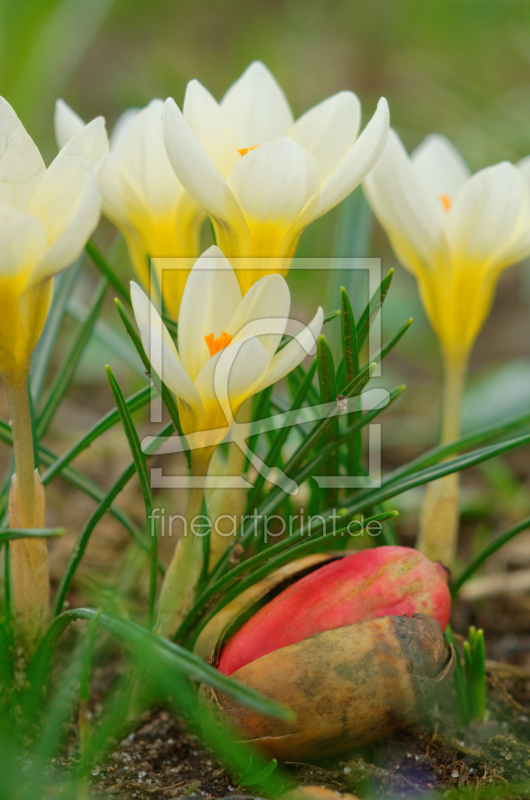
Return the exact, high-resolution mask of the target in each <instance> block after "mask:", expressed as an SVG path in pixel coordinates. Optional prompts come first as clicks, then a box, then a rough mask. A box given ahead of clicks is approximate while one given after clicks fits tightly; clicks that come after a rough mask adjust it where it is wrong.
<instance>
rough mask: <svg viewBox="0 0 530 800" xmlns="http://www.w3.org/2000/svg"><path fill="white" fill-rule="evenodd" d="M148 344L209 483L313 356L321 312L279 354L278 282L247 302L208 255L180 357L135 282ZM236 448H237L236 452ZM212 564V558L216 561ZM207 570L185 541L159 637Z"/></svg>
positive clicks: (199, 549) (261, 287)
mask: <svg viewBox="0 0 530 800" xmlns="http://www.w3.org/2000/svg"><path fill="white" fill-rule="evenodd" d="M131 299H132V304H133V309H134V314H135V317H136V322H137V323H138V327H139V330H140V336H141V339H142V343H143V345H144V348H145V350H146V353H147V355H148V357H149V360H150V362H151V365H152V367H153V369H154V370H155V371H156V372H157V374H158V375H159V377H160V378H161V379H162V380H163V381H164V383H165V384H166V386H167V387H168V388H169V389H170V390H171V391H172V392H174V394H175V395H176V397H177V401H178V406H179V413H180V421H181V425H182V429H183V432H184V434H185V435H186V437H187V441H188V445H189V447H190V449H191V472H192V476H204V475H206V472H207V469H208V463H209V461H210V458H211V456H212V454H213V453H214V451H215V447H216V446H217V445H218V444H219V443H220V442H221V441H222V440H223V439H224V437H225V436H226V434H227V433H228V432H229V431H230V428H231V426H232V425H233V424H234V418H235V417H236V415H237V413H238V411H239V410H240V409H241V406H242V405H243V403H244V402H245V400H247V399H248V398H250V397H252V395H254V394H256V393H257V392H259V391H261V390H262V389H265V388H266V387H267V386H270V385H271V384H273V383H275V382H276V381H279V380H280V378H282V377H283V376H284V375H286V374H287V373H288V372H290V371H291V370H293V369H294V368H295V367H297V366H298V364H300V362H301V361H302V360H303V359H304V358H305V357H306V355H308V354H309V353H310V352H312V351H313V349H314V347H315V344H316V340H317V338H318V336H319V334H320V331H321V329H322V324H323V320H324V315H323V311H322V309H321V308H319V309H318V311H317V313H316V315H315V317H314V319H313V320H312V322H311V323H310V324H309V325H308V326H307V327H305V328H303V329H302V330H301V331H300V332H299V333H297V335H296V336H295V337H293V338H292V339H291V341H290V342H289V343H288V344H286V345H285V347H283V348H282V349H281V350H278V346H279V344H280V341H281V339H282V337H283V335H284V333H285V331H286V328H287V322H288V320H289V309H290V304H291V297H290V293H289V289H288V287H287V283H286V281H285V279H284V278H282V276H281V275H266V276H265V277H263V278H261V279H260V280H258V281H257V282H256V283H255V284H254V285H253V286H252V287H251V289H250V290H249V291H248V292H247V294H245V295H244V296H243V295H242V294H241V289H240V286H239V283H238V280H237V278H236V275H235V272H234V270H233V269H232V267H231V265H230V263H229V262H228V261H227V259H226V258H225V257H224V256H223V253H222V252H221V250H220V249H219V248H218V247H215V246H214V247H210V249H209V250H207V251H206V253H204V254H203V255H202V256H201V257H200V258H199V259H198V261H197V262H196V263H195V265H194V266H193V268H192V270H191V272H190V275H189V278H188V281H187V283H186V288H185V289H184V294H183V297H182V303H181V306H180V313H179V319H178V350H177V347H176V346H175V344H174V342H173V340H172V339H171V337H170V335H169V333H168V331H167V329H166V328H165V326H164V324H163V322H162V320H161V318H160V316H159V314H158V313H157V311H156V309H155V308H154V306H153V305H152V303H151V301H150V300H149V298H148V297H147V296H146V295H145V294H144V292H143V291H142V289H140V287H139V286H138V285H137V284H135V283H134V282H132V283H131ZM232 446H233V445H232ZM202 501H203V494H202V489H201V488H198V487H197V486H194V485H193V484H192V486H191V488H190V492H189V496H188V507H187V513H186V518H187V521H188V524H193V521H194V519H195V518H196V517H197V516H198V515H200V514H201V508H202ZM214 557H215V553H214ZM202 565H203V544H202V540H201V539H200V538H199V537H197V536H194V535H192V534H191V533H190V534H189V535H188V533H187V531H186V535H185V536H183V537H182V538H180V539H179V541H178V544H177V547H176V549H175V553H174V555H173V558H172V560H171V563H170V565H169V567H168V570H167V572H166V575H165V577H164V582H163V584H162V589H161V593H160V600H159V606H158V618H157V622H156V631H157V632H158V633H160V634H162V635H163V636H170V635H172V634H173V633H175V631H176V629H177V628H178V626H179V625H180V623H181V622H182V619H183V618H184V615H185V614H186V613H187V611H188V610H189V609H190V607H191V604H192V603H193V599H194V596H195V589H196V586H197V582H198V580H199V577H200V575H201V571H202Z"/></svg>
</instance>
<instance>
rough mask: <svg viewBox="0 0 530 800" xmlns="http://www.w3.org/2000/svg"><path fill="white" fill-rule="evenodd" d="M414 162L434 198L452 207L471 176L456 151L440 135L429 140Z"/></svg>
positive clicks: (413, 156) (416, 154)
mask: <svg viewBox="0 0 530 800" xmlns="http://www.w3.org/2000/svg"><path fill="white" fill-rule="evenodd" d="M410 158H411V161H412V163H413V164H414V167H415V168H416V170H417V171H418V173H419V174H420V175H421V176H422V178H423V180H424V181H425V182H426V183H427V184H428V186H429V188H430V190H431V191H432V193H433V194H434V196H435V197H436V198H437V199H439V200H440V198H446V202H449V203H453V202H454V200H455V198H456V195H457V194H458V192H459V191H460V189H461V188H462V186H463V185H464V183H465V182H466V181H467V180H468V178H469V177H470V175H471V173H470V171H469V168H468V166H467V164H466V162H465V161H464V159H463V158H462V156H461V155H460V153H459V152H458V150H457V149H456V147H454V145H453V144H452V143H451V142H450V141H449V139H446V138H445V136H440V135H438V134H432V135H431V136H427V138H426V139H424V140H423V142H422V143H421V144H420V146H419V147H417V148H416V150H414V152H413V153H412V155H411V157H410Z"/></svg>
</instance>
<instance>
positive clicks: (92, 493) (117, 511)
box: [0, 420, 145, 547]
mask: <svg viewBox="0 0 530 800" xmlns="http://www.w3.org/2000/svg"><path fill="white" fill-rule="evenodd" d="M0 441H3V442H5V443H6V444H8V445H9V446H10V447H13V437H12V435H11V428H10V427H9V425H7V423H6V422H3V421H1V420H0ZM39 461H40V462H41V464H44V465H45V466H51V465H52V464H54V463H55V462H56V461H57V456H56V455H55V453H52V452H51V450H49V449H48V448H47V447H44V446H43V445H42V444H41V445H40V447H39ZM45 474H46V473H45ZM61 477H62V479H63V480H64V481H66V483H68V484H70V486H73V487H75V488H76V489H79V490H80V491H82V492H84V494H86V495H87V496H88V497H91V498H92V499H93V500H96V501H97V502H100V501H101V500H102V499H103V497H104V496H105V493H104V492H103V490H102V489H100V488H99V486H97V484H95V483H94V481H92V480H91V479H90V478H89V477H87V476H86V475H83V473H82V472H79V471H78V470H76V469H74V468H73V467H70V466H67V467H64V468H63V469H62V471H61ZM50 480H51V479H49V478H46V480H44V476H43V479H42V482H43V484H45V485H46V484H47V483H49V481H50ZM109 513H110V514H112V516H113V517H114V518H115V519H117V520H118V522H120V523H121V525H123V527H124V528H125V530H127V531H128V532H129V533H130V534H131V536H132V537H133V538H134V539H135V540H136V541H137V542H138V544H139V545H140V547H145V542H144V541H143V539H142V537H141V535H140V532H139V529H138V527H137V526H136V525H135V524H134V522H133V521H132V520H131V518H130V517H129V516H128V514H126V513H125V511H123V509H121V508H119V507H118V506H116V505H114V504H113V505H112V506H110V508H109Z"/></svg>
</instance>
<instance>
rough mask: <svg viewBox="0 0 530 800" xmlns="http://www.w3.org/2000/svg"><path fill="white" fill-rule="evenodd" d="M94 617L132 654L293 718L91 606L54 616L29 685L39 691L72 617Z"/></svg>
mask: <svg viewBox="0 0 530 800" xmlns="http://www.w3.org/2000/svg"><path fill="white" fill-rule="evenodd" d="M96 616H97V624H98V626H100V627H102V628H103V629H104V630H106V631H108V632H109V633H111V634H112V635H113V636H115V637H116V638H117V639H118V640H119V641H120V642H121V643H122V644H123V645H124V646H126V647H127V648H131V649H132V651H133V653H134V652H135V651H139V652H143V653H144V654H145V653H149V652H150V653H151V654H152V657H153V658H156V659H158V660H159V661H160V663H161V664H164V663H165V664H167V665H168V666H169V667H171V668H172V669H174V670H175V672H176V673H177V674H180V675H184V676H186V677H187V678H189V679H191V680H192V681H194V682H202V683H205V684H207V685H209V686H213V688H214V689H218V690H219V691H221V692H223V694H228V695H230V696H231V697H233V698H234V699H235V700H236V701H237V702H239V703H242V704H244V705H246V706H249V707H250V708H253V709H255V710H256V711H258V712H260V713H262V714H267V715H268V716H272V717H276V718H278V719H286V720H292V719H293V716H294V715H293V713H292V711H290V710H289V709H287V708H285V707H284V706H281V705H279V704H278V703H275V702H274V701H272V700H269V699H268V698H266V697H263V696H262V695H260V694H258V692H256V691H254V690H253V689H250V688H249V687H247V686H245V684H243V683H240V682H238V681H234V680H232V679H231V678H228V677H227V676H226V675H223V674H222V673H221V672H219V671H218V670H216V669H215V668H214V667H211V666H210V665H209V664H206V663H205V662H204V661H203V660H202V659H201V658H199V657H198V656H196V655H194V654H193V653H190V652H189V651H188V650H184V648H182V647H179V646H178V645H176V644H174V643H173V642H169V641H167V639H163V638H162V637H160V636H158V635H157V634H155V633H153V632H152V631H148V630H146V629H145V628H142V627H141V626H140V625H137V624H136V623H134V622H131V621H130V620H126V619H123V618H121V617H112V616H110V615H109V614H105V613H101V612H98V611H95V610H94V609H91V608H78V609H74V610H72V611H64V612H63V613H62V614H60V615H59V616H58V617H56V618H55V619H54V621H53V622H52V624H51V625H50V627H49V628H48V631H47V632H46V634H45V636H44V638H43V639H42V640H41V642H40V644H39V646H38V649H37V651H36V653H35V656H34V657H33V660H32V662H31V664H30V666H29V669H28V681H29V683H30V685H31V686H32V687H34V688H35V689H36V690H37V691H41V687H42V686H43V685H44V684H45V683H46V676H47V674H48V671H49V667H50V663H51V659H52V657H53V653H54V650H55V647H56V646H57V643H58V641H59V639H60V637H61V635H62V634H63V633H64V631H65V630H66V628H67V627H68V625H70V624H71V623H72V622H75V621H76V620H87V621H91V620H92V619H94V618H95V617H96ZM28 694H29V692H28ZM28 699H29V698H28Z"/></svg>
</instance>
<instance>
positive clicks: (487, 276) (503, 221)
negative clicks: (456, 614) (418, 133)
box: [364, 131, 530, 566]
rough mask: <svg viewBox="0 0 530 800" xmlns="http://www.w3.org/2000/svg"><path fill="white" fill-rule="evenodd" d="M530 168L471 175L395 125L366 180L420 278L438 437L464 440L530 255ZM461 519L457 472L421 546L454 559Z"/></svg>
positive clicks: (438, 498)
mask: <svg viewBox="0 0 530 800" xmlns="http://www.w3.org/2000/svg"><path fill="white" fill-rule="evenodd" d="M525 170H527V171H529V172H530V168H529V167H528V165H526V167H525V165H522V167H521V169H518V168H517V167H515V166H513V164H510V163H508V162H502V163H500V164H496V165H495V166H492V167H487V168H486V169H482V170H480V171H479V172H477V173H476V174H475V175H471V173H470V171H469V169H468V167H467V165H466V164H465V162H464V161H463V159H462V157H461V156H460V154H459V153H458V151H457V150H456V149H455V148H454V147H453V145H452V144H451V143H450V142H449V141H448V140H447V139H445V138H444V137H443V136H429V137H428V138H427V139H426V140H425V141H424V142H423V143H422V144H421V145H420V146H419V147H418V148H417V149H416V150H415V151H414V152H413V153H412V155H411V156H410V157H409V156H408V154H407V152H406V150H405V148H404V147H403V144H402V143H401V140H400V139H399V137H398V135H397V134H396V133H395V132H394V131H390V134H389V136H388V140H387V143H386V146H385V149H384V151H383V154H382V156H381V158H380V159H379V161H378V162H377V164H376V166H375V168H374V169H373V171H372V172H371V173H370V175H368V177H367V178H366V180H365V182H364V189H365V192H366V195H367V197H368V200H369V202H370V205H371V206H372V209H373V210H374V212H375V214H376V216H377V217H378V219H379V221H380V222H381V224H382V226H383V227H384V229H385V230H386V232H387V234H388V237H389V239H390V241H391V243H392V246H393V248H394V251H395V253H396V255H397V257H398V259H399V260H400V261H401V263H402V264H403V266H404V267H406V268H407V269H408V270H410V271H411V272H412V273H413V274H414V275H415V276H416V278H417V280H418V284H419V289H420V293H421V297H422V300H423V304H424V306H425V310H426V312H427V315H428V317H429V319H430V321H431V324H432V326H433V328H434V330H435V332H436V334H437V336H438V338H439V340H440V344H441V348H442V353H443V357H444V365H445V387H444V395H443V424H442V436H441V438H442V443H447V442H450V441H453V440H455V439H457V438H458V436H459V433H460V409H461V403H462V393H463V387H464V376H465V371H466V367H467V363H468V360H469V355H470V352H471V348H472V346H473V343H474V341H475V339H476V337H477V335H478V333H479V331H480V329H481V327H482V325H483V324H484V320H485V319H486V316H487V314H488V312H489V310H490V307H491V303H492V301H493V297H494V293H495V286H496V283H497V280H498V277H499V275H500V273H501V272H502V271H503V270H504V269H506V267H508V266H510V264H514V263H515V262H517V261H520V260H521V259H523V258H525V257H526V256H528V255H529V254H530V191H529V188H528V186H527V184H526V183H525V177H524V173H525ZM458 521H459V481H458V475H457V474H456V473H455V474H453V475H447V476H446V477H445V478H442V479H440V480H437V481H434V482H433V483H431V484H429V486H428V488H427V492H426V495H425V501H424V505H423V509H422V514H421V519H420V534H419V540H418V545H417V546H418V549H420V550H421V551H422V552H423V553H425V554H426V555H427V556H428V557H429V558H430V559H432V560H433V561H435V560H440V561H442V562H443V563H445V564H447V565H448V566H451V564H452V562H453V559H454V556H455V552H456V544H457V536H458Z"/></svg>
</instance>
